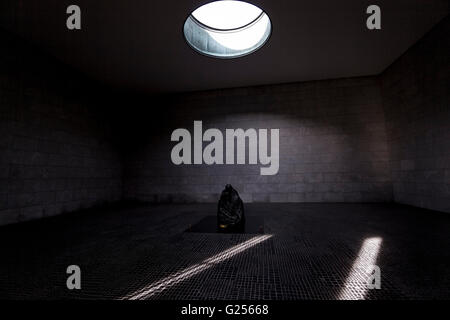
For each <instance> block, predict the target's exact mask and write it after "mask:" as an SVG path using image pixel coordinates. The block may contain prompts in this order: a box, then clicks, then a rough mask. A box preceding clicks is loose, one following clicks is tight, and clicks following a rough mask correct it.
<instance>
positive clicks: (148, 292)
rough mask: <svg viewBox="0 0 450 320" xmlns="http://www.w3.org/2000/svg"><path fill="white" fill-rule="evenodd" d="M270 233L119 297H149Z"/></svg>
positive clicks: (262, 240)
mask: <svg viewBox="0 0 450 320" xmlns="http://www.w3.org/2000/svg"><path fill="white" fill-rule="evenodd" d="M271 237H272V235H261V236H256V237H253V238H251V239H249V240H247V241H245V242H243V243H240V244H238V245H235V246H233V247H231V248H229V249H227V250H225V251H223V252H221V253H218V254H216V255H214V256H212V257H210V258H208V259H205V260H203V261H202V262H200V263H197V264H194V265H193V266H191V267H189V268H186V269H184V270H182V271H180V272H177V273H175V274H172V275H170V276H168V277H166V278H163V279H161V280H158V281H156V282H154V283H152V284H150V285H149V286H147V287H145V288H143V289H140V290H138V291H135V292H133V293H131V294H128V295H126V296H124V297H122V298H121V300H126V299H127V300H139V299H146V298H149V297H151V296H153V295H155V294H157V293H160V292H162V291H164V290H165V289H168V288H170V287H172V286H174V285H176V284H177V283H180V282H182V281H184V280H187V279H189V278H191V277H193V276H195V275H196V274H198V273H200V272H202V271H205V270H206V269H209V268H211V267H213V266H215V265H217V264H219V263H221V262H223V261H225V260H227V259H230V258H231V257H233V256H235V255H237V254H239V253H241V252H243V251H245V250H247V249H250V248H251V247H254V246H256V245H257V244H259V243H261V242H264V241H266V240H267V239H269V238H271Z"/></svg>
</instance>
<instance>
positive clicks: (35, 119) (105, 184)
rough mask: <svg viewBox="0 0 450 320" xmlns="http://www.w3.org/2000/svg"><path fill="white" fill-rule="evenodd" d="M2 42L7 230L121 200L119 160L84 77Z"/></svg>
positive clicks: (1, 218)
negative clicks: (15, 225)
mask: <svg viewBox="0 0 450 320" xmlns="http://www.w3.org/2000/svg"><path fill="white" fill-rule="evenodd" d="M0 37H1V39H2V49H1V50H0V225H3V224H9V223H14V222H18V221H25V220H31V219H35V218H41V217H44V216H52V215H56V214H60V213H63V212H68V211H73V210H77V209H80V208H85V207H90V206H93V205H96V204H101V203H105V202H109V201H114V200H118V199H120V198H121V193H122V189H121V172H122V171H121V164H120V158H119V156H118V153H117V151H116V148H114V146H113V145H112V144H111V142H110V140H111V132H110V131H111V129H110V128H109V126H108V125H106V124H105V123H103V121H104V119H102V116H101V114H96V113H95V112H94V111H93V110H94V109H96V100H95V99H94V98H93V96H92V94H91V93H90V92H89V91H88V89H87V86H86V85H84V84H83V83H82V82H84V81H85V80H83V79H81V78H79V77H78V75H77V73H76V72H74V71H73V70H70V69H66V67H64V66H63V65H61V64H59V63H58V62H57V61H56V60H54V59H52V58H49V57H47V56H46V55H44V54H39V50H34V49H33V48H32V47H30V46H27V45H24V43H25V42H24V41H23V40H19V39H15V38H14V37H12V36H10V35H9V34H7V33H5V32H0ZM97 102H98V101H97Z"/></svg>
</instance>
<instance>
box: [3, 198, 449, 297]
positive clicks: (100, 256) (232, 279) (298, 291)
mask: <svg viewBox="0 0 450 320" xmlns="http://www.w3.org/2000/svg"><path fill="white" fill-rule="evenodd" d="M214 208H215V205H214V204H213V205H209V204H205V205H200V204H196V205H159V206H145V207H139V208H128V209H124V208H117V209H109V210H103V211H100V212H92V211H89V212H86V213H83V214H75V215H66V216H60V217H55V218H50V219H45V220H41V221H35V222H30V223H24V224H22V225H14V226H8V227H2V228H0V250H1V251H0V252H1V255H2V257H1V263H0V298H3V299H5V298H6V299H61V298H63V299H70V298H77V299H78V298H82V299H130V298H138V299H168V300H172V299H177V300H178V299H190V300H195V299H201V300H203V299H226V300H229V299H258V300H259V299H281V300H296V299H337V298H340V297H342V292H344V291H345V292H346V295H345V298H347V299H353V298H355V299H357V298H361V297H363V298H364V299H449V298H450V269H449V268H448V262H449V261H450V216H448V215H445V214H441V213H437V212H431V211H426V210H422V209H417V208H411V207H406V206H400V205H387V204H260V205H259V204H249V205H247V206H246V210H247V211H248V212H250V213H251V214H252V215H253V216H259V218H258V219H260V221H264V234H220V233H209V232H199V230H196V231H197V232H185V230H187V229H188V226H194V225H195V224H196V223H198V222H200V221H202V219H204V218H205V217H206V216H209V215H211V212H213V210H214ZM200 231H201V230H200ZM258 237H264V238H258ZM373 237H377V238H379V239H382V243H381V246H380V248H379V252H378V253H377V255H376V257H375V261H376V265H378V266H379V267H380V270H381V278H380V279H381V289H379V290H378V289H369V290H367V289H366V286H365V285H366V284H365V279H366V278H367V274H365V273H364V272H361V271H360V270H359V269H355V263H356V262H355V261H359V263H362V264H364V263H369V262H368V261H366V260H367V259H368V258H365V257H364V255H361V254H360V251H361V247H362V245H363V243H364V241H365V239H368V238H373ZM358 257H360V258H359V260H358ZM365 259H366V260H365ZM72 264H75V265H79V266H80V268H81V272H82V277H81V286H82V288H81V290H68V289H67V288H66V279H67V277H68V275H67V274H66V272H65V271H66V268H67V266H68V265H72ZM355 270H356V273H355ZM352 273H354V275H353V276H352Z"/></svg>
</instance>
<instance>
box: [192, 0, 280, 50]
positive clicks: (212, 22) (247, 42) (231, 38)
mask: <svg viewBox="0 0 450 320" xmlns="http://www.w3.org/2000/svg"><path fill="white" fill-rule="evenodd" d="M271 30H272V25H271V22H270V19H269V17H268V15H267V14H266V13H265V12H264V11H263V10H261V9H260V8H258V7H256V6H255V5H253V4H250V3H247V2H243V1H233V0H222V1H214V2H210V3H207V4H205V5H203V6H201V7H199V8H197V9H196V10H194V11H193V12H192V13H191V15H190V16H189V17H188V18H187V19H186V22H185V23H184V29H183V31H184V36H185V39H186V41H187V42H188V44H189V45H190V46H191V47H192V48H193V49H194V50H196V51H198V52H200V53H202V54H205V55H208V56H213V57H218V58H236V57H240V56H244V55H247V54H250V53H252V52H254V51H256V50H257V49H259V48H260V47H262V46H263V45H264V44H265V43H266V42H267V40H268V39H269V37H270V34H271Z"/></svg>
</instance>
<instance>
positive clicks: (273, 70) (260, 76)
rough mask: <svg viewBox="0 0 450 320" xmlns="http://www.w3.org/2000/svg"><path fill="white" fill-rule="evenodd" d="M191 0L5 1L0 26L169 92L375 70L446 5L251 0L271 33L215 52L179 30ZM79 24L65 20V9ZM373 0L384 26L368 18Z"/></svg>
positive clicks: (95, 70) (115, 75)
mask: <svg viewBox="0 0 450 320" xmlns="http://www.w3.org/2000/svg"><path fill="white" fill-rule="evenodd" d="M207 2H209V1H204V0H203V1H198V0H161V1H154V0H71V1H64V0H2V1H1V2H0V26H1V27H3V28H5V29H6V30H9V31H11V32H13V33H16V34H18V35H20V36H22V37H23V38H25V39H28V40H30V41H31V42H33V43H35V44H37V45H38V46H39V47H41V48H43V49H44V50H45V51H47V52H49V53H51V54H52V55H54V56H56V57H57V58H59V59H60V60H62V61H64V62H65V63H67V64H69V65H71V66H73V67H75V68H76V69H78V70H80V71H82V72H83V73H85V74H87V75H89V76H90V77H92V78H94V79H97V80H100V81H102V82H104V83H107V84H109V85H112V86H115V87H121V88H127V89H134V90H139V91H145V92H176V91H191V90H204V89H213V88H227V87H240V86H250V85H260V84H269V83H283V82H295V81H306V80H319V79H329V78H341V77H353V76H364V75H374V74H379V73H380V72H382V71H383V70H384V69H385V68H386V67H387V66H389V65H390V64H391V63H392V62H393V61H394V60H395V59H396V58H397V57H399V56H400V55H401V54H402V53H403V52H405V51H406V50H407V49H408V48H409V47H410V46H411V45H413V44H414V43H415V42H416V41H417V40H418V39H420V38H421V37H422V36H423V35H424V34H425V33H426V32H427V31H429V30H430V29H431V28H432V27H433V26H434V25H435V24H436V23H437V22H439V21H440V20H441V19H442V18H443V17H445V16H446V15H447V14H448V12H449V1H448V0H377V1H372V0H371V1H366V0H341V1H337V0H311V1H309V0H308V1H307V0H276V1H275V0H273V1H268V0H252V1H250V2H251V3H253V4H255V5H257V6H259V7H261V8H262V9H263V10H265V11H266V12H267V13H268V15H269V16H270V18H271V20H272V24H273V33H272V36H271V38H270V40H269V41H268V43H267V44H266V45H265V46H264V47H263V48H262V49H260V50H259V51H257V52H255V53H253V54H251V55H249V56H246V57H243V58H238V59H232V60H219V59H213V58H208V57H205V56H202V55H200V54H198V53H196V52H194V51H193V50H192V49H191V48H190V47H189V46H188V45H187V44H186V43H185V40H184V38H183V35H182V26H183V23H184V20H185V18H186V17H187V15H188V14H189V13H190V12H191V11H192V10H194V9H195V8H197V7H198V6H200V5H202V4H204V3H207ZM70 4H77V5H79V6H80V7H81V10H82V30H80V31H69V30H67V28H66V17H67V15H66V8H67V6H68V5H70ZM370 4H377V5H379V6H380V7H381V11H382V30H375V31H370V30H368V29H367V28H366V26H365V21H366V18H367V14H366V13H365V11H366V8H367V6H368V5H370Z"/></svg>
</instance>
